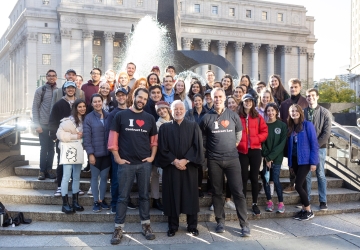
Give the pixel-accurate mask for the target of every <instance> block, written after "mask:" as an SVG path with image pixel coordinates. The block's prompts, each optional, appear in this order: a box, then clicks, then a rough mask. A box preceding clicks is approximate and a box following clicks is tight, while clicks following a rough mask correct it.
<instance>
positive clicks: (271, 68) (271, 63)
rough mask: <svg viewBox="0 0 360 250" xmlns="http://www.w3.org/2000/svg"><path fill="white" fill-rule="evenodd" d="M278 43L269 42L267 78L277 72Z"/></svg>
mask: <svg viewBox="0 0 360 250" xmlns="http://www.w3.org/2000/svg"><path fill="white" fill-rule="evenodd" d="M276 47H277V46H276V45H273V44H269V45H267V46H266V51H267V71H266V73H267V79H269V77H270V76H271V75H273V74H275V59H274V57H275V55H274V53H275V50H276Z"/></svg>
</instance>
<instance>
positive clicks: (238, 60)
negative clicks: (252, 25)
mask: <svg viewBox="0 0 360 250" xmlns="http://www.w3.org/2000/svg"><path fill="white" fill-rule="evenodd" d="M244 46H245V43H243V42H235V43H234V48H235V69H236V70H237V72H238V75H239V76H241V75H242V74H243V73H242V51H243V49H244Z"/></svg>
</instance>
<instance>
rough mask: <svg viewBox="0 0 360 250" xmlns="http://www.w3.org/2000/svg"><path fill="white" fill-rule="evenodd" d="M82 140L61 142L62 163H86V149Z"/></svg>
mask: <svg viewBox="0 0 360 250" xmlns="http://www.w3.org/2000/svg"><path fill="white" fill-rule="evenodd" d="M81 142H82V141H81V140H73V141H70V142H59V148H60V165H65V164H66V165H69V164H71V165H72V164H83V163H84V149H83V146H82V144H81Z"/></svg>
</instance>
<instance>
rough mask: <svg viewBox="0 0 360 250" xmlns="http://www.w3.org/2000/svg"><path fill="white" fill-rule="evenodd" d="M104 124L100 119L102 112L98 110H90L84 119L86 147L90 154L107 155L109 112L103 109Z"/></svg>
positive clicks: (96, 155)
mask: <svg viewBox="0 0 360 250" xmlns="http://www.w3.org/2000/svg"><path fill="white" fill-rule="evenodd" d="M103 114H104V125H103V124H102V122H101V121H100V114H99V113H97V112H96V111H92V112H90V113H89V114H88V115H87V116H86V117H85V120H84V125H83V126H84V132H83V137H84V148H85V150H86V153H87V154H88V155H90V154H93V155H94V156H95V157H101V156H107V155H109V151H108V149H107V141H108V138H109V130H108V129H107V128H109V124H108V123H109V119H108V118H109V113H108V112H106V111H104V110H103Z"/></svg>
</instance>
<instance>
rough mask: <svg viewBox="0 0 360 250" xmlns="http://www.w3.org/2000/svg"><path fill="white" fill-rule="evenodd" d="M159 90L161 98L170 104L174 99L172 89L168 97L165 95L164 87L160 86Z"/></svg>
mask: <svg viewBox="0 0 360 250" xmlns="http://www.w3.org/2000/svg"><path fill="white" fill-rule="evenodd" d="M161 89H162V96H163V98H164V101H165V102H167V103H169V104H171V103H172V102H173V101H174V98H175V90H174V89H172V90H171V93H170V95H167V94H166V92H165V88H164V86H161Z"/></svg>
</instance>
